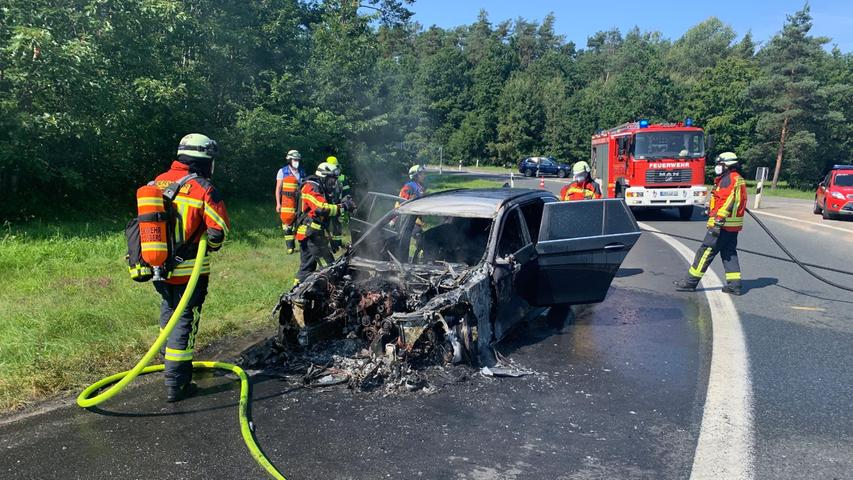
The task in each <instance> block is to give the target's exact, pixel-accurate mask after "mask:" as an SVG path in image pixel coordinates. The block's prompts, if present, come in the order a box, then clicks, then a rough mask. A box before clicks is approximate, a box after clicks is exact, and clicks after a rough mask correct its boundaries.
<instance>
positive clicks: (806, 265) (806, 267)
mask: <svg viewBox="0 0 853 480" xmlns="http://www.w3.org/2000/svg"><path fill="white" fill-rule="evenodd" d="M746 213H748V214H749V216H750V217H752V219H753V220H755V221H756V223H758V226H760V227H761V228H762V229H763V230H764V231H765V232H766V233H767V235H769V236H770V238H771V239H772V240H773V242H774V243H776V245H778V246H779V248H781V249H782V251H783V252H785V254H786V255H788V257H790V260H788V259H787V258H784V257H777V256H776V255H770V254H768V253H763V252H754V251H751V250H746V249H743V248H738V251H739V252H745V253H751V254H753V255H760V256H763V257H769V258H773V259H776V260H782V261H785V262H791V263H796V264H797V265H798V266H799V267H800V268H802V269H803V270H805V271H806V273H808V274H809V275H811V276H813V277H814V278H816V279H818V280H819V281H821V282H823V283H825V284H827V285H832V286H833V287H835V288H838V289H841V290H845V291H848V292H853V288H850V287H846V286H844V285H841V284H839V283H836V282H833V281H832V280H829V279H828V278H825V277H822V276H820V275H818V274H817V273H815V272H814V271H812V269H811V268H809V267H812V268H819V269H821V270H828V271H830V272H836V273H841V274H844V275H853V272H847V271H844V270H839V269H837V268H832V267H824V266H822V265H814V264H811V263H805V262H801V261H800V259H798V258H797V257H795V256H794V254H793V253H791V252H790V251H789V250H788V249H787V248H785V245H783V244H782V242H781V241H780V240H779V239H778V238H776V235H773V232H771V231H770V229H769V228H767V225H764V222H762V221H761V219H759V218H758V217H756V216H755V214H754V213H752V211H751V210H749V209H746ZM642 230H643V231H644V232H649V233H662V234H664V235H669V236H671V237H678V238H684V239H687V240H693V241H695V242H700V243H701V242H702V241H703V240H699V239H696V238H691V237H686V236H683V235H677V234H674V233H668V232H661V231H657V232H653V231H651V230H645V229H642Z"/></svg>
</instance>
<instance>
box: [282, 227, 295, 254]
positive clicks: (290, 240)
mask: <svg viewBox="0 0 853 480" xmlns="http://www.w3.org/2000/svg"><path fill="white" fill-rule="evenodd" d="M281 229H282V230H284V246H285V247H286V248H287V253H288V254H291V253H293V252H295V251H296V225H293V224H291V225H285V224H281Z"/></svg>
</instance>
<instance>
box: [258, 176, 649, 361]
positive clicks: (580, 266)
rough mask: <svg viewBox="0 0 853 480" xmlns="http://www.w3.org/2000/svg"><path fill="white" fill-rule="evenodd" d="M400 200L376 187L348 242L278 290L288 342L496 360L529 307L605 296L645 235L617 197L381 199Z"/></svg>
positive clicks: (519, 194)
mask: <svg viewBox="0 0 853 480" xmlns="http://www.w3.org/2000/svg"><path fill="white" fill-rule="evenodd" d="M395 200H396V197H392V196H388V195H383V194H377V193H371V194H369V195H368V196H367V198H366V199H365V201H364V203H363V204H362V208H360V209H359V212H358V214H357V215H356V216H355V217H354V218H352V219H351V222H350V230H351V234H352V238H353V245H352V246H351V247H350V249H349V250H348V251H347V253H346V254H345V255H343V256H342V257H341V258H340V259H338V260H337V261H336V262H335V263H334V264H332V265H330V266H328V267H327V268H325V269H323V270H320V271H318V272H316V273H314V274H313V275H312V276H310V277H309V278H308V279H306V281H305V282H303V283H302V284H300V285H299V286H298V287H296V288H295V289H293V290H292V291H290V292H287V293H285V294H283V295H282V296H281V298H280V300H279V304H278V306H277V307H276V309H275V310H274V316H276V317H277V319H278V321H279V333H278V338H277V340H278V341H279V342H280V343H283V344H289V345H295V344H299V345H302V346H308V345H312V344H314V343H316V342H318V341H321V340H324V339H328V338H335V337H337V338H342V337H348V338H351V339H352V338H360V339H363V341H364V342H365V343H366V344H369V350H370V352H371V353H372V354H373V355H374V356H382V357H385V358H391V359H394V360H408V361H416V360H417V359H419V358H432V359H438V360H442V361H445V362H453V363H458V362H462V361H466V362H471V363H473V364H479V365H482V366H489V365H491V364H493V363H494V362H495V354H494V348H493V347H494V345H495V344H496V343H497V342H498V341H500V340H501V339H502V338H503V337H504V336H505V335H506V334H507V333H508V332H509V331H510V330H511V329H512V328H513V327H514V326H516V325H517V324H519V323H520V322H522V321H523V320H524V319H526V318H529V316H530V315H532V314H536V313H538V312H540V311H541V310H542V309H544V308H547V307H552V306H557V305H571V304H583V303H595V302H600V301H602V300H603V299H604V297H605V295H606V293H607V290H608V288H609V286H610V283H611V281H612V280H613V277H614V275H615V273H616V271H617V270H618V269H619V266H620V264H621V263H622V261H623V260H624V258H625V256H626V255H627V253H628V251H629V250H630V249H631V247H632V246H633V245H634V243H635V242H636V240H637V238H638V237H639V235H640V234H639V230H638V227H637V224H636V221H635V220H634V217H633V216H632V215H631V213H630V211H629V210H628V208H627V207H626V206H625V203H624V202H623V201H621V200H616V199H612V200H592V201H584V202H571V203H567V202H559V201H558V200H557V198H556V197H555V196H554V195H553V194H551V193H550V192H546V191H543V190H527V189H509V188H503V189H485V190H451V191H446V192H440V193H435V194H431V195H427V196H424V197H422V198H419V199H415V200H411V201H408V202H406V203H403V204H402V205H400V206H399V207H398V208H396V209H392V210H391V211H388V210H387V209H384V208H382V205H383V204H385V205H388V204H393V202H394V201H395ZM385 212H387V213H385Z"/></svg>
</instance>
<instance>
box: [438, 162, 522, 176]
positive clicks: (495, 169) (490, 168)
mask: <svg viewBox="0 0 853 480" xmlns="http://www.w3.org/2000/svg"><path fill="white" fill-rule="evenodd" d="M427 168H429V169H430V170H435V171H438V165H427ZM457 168H458V164H453V165H448V164H445V165H444V171H445V172H455V171H457ZM462 170H463V171H471V170H476V171H483V172H489V173H505V174H507V175H509V172H515V173H518V168H517V166H516V165H513V166H512V168H504V167H500V166H496V165H480V166H479V167H476V166H474V165H462Z"/></svg>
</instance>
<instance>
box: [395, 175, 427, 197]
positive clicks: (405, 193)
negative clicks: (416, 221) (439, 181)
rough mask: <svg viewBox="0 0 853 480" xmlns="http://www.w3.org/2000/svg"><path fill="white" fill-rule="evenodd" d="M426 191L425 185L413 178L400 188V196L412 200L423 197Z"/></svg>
mask: <svg viewBox="0 0 853 480" xmlns="http://www.w3.org/2000/svg"><path fill="white" fill-rule="evenodd" d="M425 193H426V189H425V188H424V186H423V185H421V184H420V183H418V182H416V181H414V180H412V181H410V182H406V184H405V185H403V188H402V189H400V195H398V196H399V197H400V198H402V199H403V200H411V199H413V198H420V197H423V196H424V194H425Z"/></svg>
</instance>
